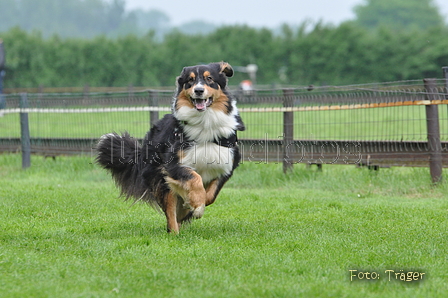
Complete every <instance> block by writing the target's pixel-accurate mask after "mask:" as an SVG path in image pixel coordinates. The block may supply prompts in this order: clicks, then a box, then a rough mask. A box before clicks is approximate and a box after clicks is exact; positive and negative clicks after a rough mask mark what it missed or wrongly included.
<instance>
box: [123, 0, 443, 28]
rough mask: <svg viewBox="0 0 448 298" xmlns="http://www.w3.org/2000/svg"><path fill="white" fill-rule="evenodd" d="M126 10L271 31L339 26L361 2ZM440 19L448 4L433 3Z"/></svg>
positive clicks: (222, 3) (140, 2)
mask: <svg viewBox="0 0 448 298" xmlns="http://www.w3.org/2000/svg"><path fill="white" fill-rule="evenodd" d="M125 1H126V3H127V5H126V7H127V9H135V8H142V9H145V10H149V9H158V10H161V11H163V12H165V13H166V14H167V15H168V16H169V17H170V20H171V24H172V25H174V26H177V25H180V24H182V23H185V22H188V21H192V20H203V21H206V22H210V23H213V24H216V25H221V24H227V25H233V24H248V25H250V26H256V27H260V26H266V27H275V26H277V25H279V24H283V23H288V24H291V25H297V24H301V23H302V22H303V21H305V20H311V21H318V20H323V21H324V23H333V24H335V25H337V24H339V23H340V22H341V21H345V20H349V19H353V18H354V14H353V7H354V6H356V5H358V4H361V3H364V0H274V1H272V0H271V1H260V0H190V1H188V0H162V1H160V0H157V1H155V0H125ZM434 3H436V4H437V5H438V6H439V8H440V11H441V13H442V15H443V16H445V18H446V19H447V16H448V0H435V1H434Z"/></svg>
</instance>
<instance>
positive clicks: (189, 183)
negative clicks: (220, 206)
mask: <svg viewBox="0 0 448 298" xmlns="http://www.w3.org/2000/svg"><path fill="white" fill-rule="evenodd" d="M184 177H185V176H184ZM165 180H166V182H167V183H168V185H169V187H170V189H171V190H172V191H173V192H174V193H176V194H177V195H179V196H180V197H182V198H184V200H185V202H186V203H187V204H188V205H190V206H191V211H192V212H193V214H192V215H193V217H194V218H201V217H202V215H204V211H205V202H206V192H205V189H204V185H203V184H202V178H201V176H200V175H199V174H198V173H196V172H195V171H193V170H190V172H189V173H188V179H185V178H184V179H182V180H176V179H173V178H171V177H166V178H165Z"/></svg>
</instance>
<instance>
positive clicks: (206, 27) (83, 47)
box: [0, 0, 448, 92]
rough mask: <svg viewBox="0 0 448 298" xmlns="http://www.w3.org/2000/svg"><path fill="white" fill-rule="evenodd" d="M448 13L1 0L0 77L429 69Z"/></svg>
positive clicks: (96, 78)
mask: <svg viewBox="0 0 448 298" xmlns="http://www.w3.org/2000/svg"><path fill="white" fill-rule="evenodd" d="M447 15H448V1H446V0H341V1H333V0H315V1H305V0H277V1H271V2H264V3H262V4H261V3H260V2H259V1H256V0H246V1H239V0H238V1H237V0H226V1H222V2H210V1H205V0H198V1H193V2H185V1H177V0H172V1H166V2H165V1H146V0H65V1H60V0H39V1H35V0H0V39H3V41H4V49H5V53H6V54H5V55H4V56H5V57H6V59H5V66H4V87H5V88H6V89H5V91H6V92H8V88H20V87H36V88H37V87H39V86H44V87H69V86H73V87H76V86H77V87H80V86H86V85H89V86H97V87H99V86H101V87H120V86H130V85H132V86H151V87H158V86H172V85H173V83H174V79H175V76H176V75H177V74H178V73H179V72H180V70H181V68H182V67H183V66H186V65H194V64H198V63H208V62H212V61H222V60H224V61H228V62H229V63H230V64H231V65H233V66H234V67H235V70H236V78H235V79H233V80H232V81H231V84H240V83H242V82H243V81H246V83H247V80H250V84H254V85H255V84H264V85H294V86H296V85H309V84H313V85H317V86H324V85H334V84H339V85H340V84H359V83H371V82H378V81H381V82H384V81H394V80H410V79H420V78H422V77H436V76H440V67H441V66H444V65H448V50H447V49H448V40H447V39H446V36H448V25H447ZM248 66H249V67H248ZM250 70H252V71H253V70H255V72H251V71H250Z"/></svg>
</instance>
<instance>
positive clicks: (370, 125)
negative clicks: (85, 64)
mask: <svg viewBox="0 0 448 298" xmlns="http://www.w3.org/2000/svg"><path fill="white" fill-rule="evenodd" d="M252 107H254V106H252ZM447 111H448V110H447V109H446V107H445V106H440V107H439V119H440V120H439V122H440V130H441V139H442V140H444V141H447V140H448V130H447V129H446V128H447V125H446V124H447V121H448V115H447ZM163 114H164V112H160V117H162V116H163ZM241 116H242V118H243V120H244V122H245V124H246V127H247V130H246V131H245V132H242V133H240V137H241V138H246V139H265V138H268V139H278V138H279V137H282V136H283V113H282V112H247V111H246V112H242V113H241ZM29 122H30V133H31V136H32V137H34V138H52V137H53V138H97V137H99V136H101V135H103V134H105V133H108V132H111V131H118V132H120V131H122V130H124V129H126V130H128V131H129V132H130V133H131V134H132V135H135V136H136V137H143V136H144V135H145V133H146V131H147V130H148V129H149V112H109V113H30V114H29ZM426 136H427V132H426V116H425V107H423V106H407V107H406V106H405V107H388V108H372V109H357V110H335V111H305V112H295V113H294V138H295V139H302V140H303V139H307V140H309V139H311V140H357V141H359V140H391V141H397V140H398V141H399V140H405V141H423V140H426ZM14 137H15V138H18V137H20V120H19V115H18V114H6V115H4V116H3V117H0V138H14Z"/></svg>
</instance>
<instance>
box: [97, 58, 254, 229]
mask: <svg viewBox="0 0 448 298" xmlns="http://www.w3.org/2000/svg"><path fill="white" fill-rule="evenodd" d="M232 76H233V69H232V67H231V66H230V65H229V64H228V63H226V62H220V63H210V64H208V65H197V66H189V67H184V68H183V70H182V72H181V74H180V76H179V77H177V80H176V84H177V89H176V91H175V95H174V98H173V103H172V113H171V114H167V115H165V116H164V117H163V118H162V119H160V120H159V121H158V122H156V123H155V124H154V126H153V127H152V128H151V129H150V131H149V132H148V133H147V134H146V136H145V138H144V140H143V144H142V145H140V144H139V142H138V140H137V139H136V138H133V137H131V136H130V135H129V133H127V132H124V133H122V134H121V135H119V134H117V133H115V132H114V133H109V134H106V135H103V136H102V137H101V138H100V140H99V141H98V144H97V152H98V154H97V157H96V162H97V163H98V164H99V165H100V166H101V167H102V168H104V169H106V170H108V171H110V173H111V175H112V178H113V179H114V180H115V183H116V185H117V186H118V187H119V188H120V190H121V195H122V196H124V197H125V198H126V199H131V198H133V199H134V200H135V201H144V202H148V203H149V204H151V205H152V206H153V207H154V208H155V209H159V210H161V211H163V213H164V214H165V216H166V221H167V231H168V232H172V233H176V234H177V233H179V229H180V227H181V226H182V224H184V223H187V222H189V221H191V220H192V219H195V218H201V217H202V216H203V214H204V211H205V206H208V205H210V204H212V203H213V202H214V201H215V200H216V197H217V196H218V194H219V192H220V190H221V189H222V187H223V186H224V184H225V183H226V182H227V181H228V180H229V178H230V177H231V176H232V174H233V171H234V170H235V169H236V168H237V167H238V165H239V163H240V160H241V153H240V150H239V147H238V140H237V131H244V130H245V125H244V123H243V121H242V119H241V117H240V115H239V113H238V109H237V107H236V101H235V100H234V99H233V98H232V96H231V94H230V92H229V91H228V90H227V82H228V78H229V77H232Z"/></svg>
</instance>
